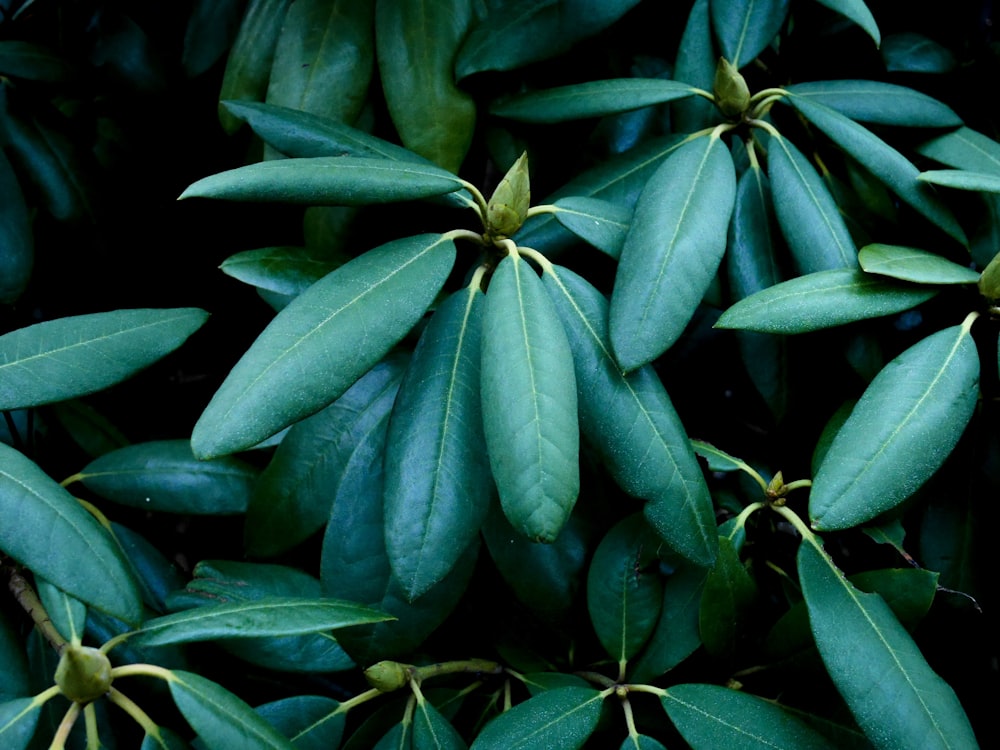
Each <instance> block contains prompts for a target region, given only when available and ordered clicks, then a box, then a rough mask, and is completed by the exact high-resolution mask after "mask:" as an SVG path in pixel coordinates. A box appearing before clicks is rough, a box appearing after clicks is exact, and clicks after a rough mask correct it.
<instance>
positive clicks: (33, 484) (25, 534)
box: [0, 443, 142, 623]
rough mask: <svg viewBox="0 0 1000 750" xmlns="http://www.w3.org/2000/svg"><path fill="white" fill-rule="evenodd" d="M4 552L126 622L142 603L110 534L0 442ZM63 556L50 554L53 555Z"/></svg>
mask: <svg viewBox="0 0 1000 750" xmlns="http://www.w3.org/2000/svg"><path fill="white" fill-rule="evenodd" d="M0 518H3V519H4V522H3V523H2V524H0V549H2V550H3V551H4V552H6V553H7V554H8V555H10V556H11V557H13V558H14V559H15V560H17V561H18V562H19V563H21V564H22V565H24V566H25V567H27V568H29V569H30V570H32V571H34V572H35V573H37V574H38V575H40V576H42V577H43V578H45V579H47V580H48V581H50V582H51V583H52V584H53V585H55V586H58V587H59V588H60V589H62V590H63V591H65V592H66V593H68V594H70V595H71V596H74V597H76V598H77V599H80V600H81V601H83V602H85V603H87V604H89V605H91V606H93V607H95V608H96V609H99V610H102V611H104V612H108V613H110V614H112V615H114V616H115V617H117V618H119V619H121V620H125V621H126V622H130V623H136V622H138V621H139V620H140V619H141V612H142V604H141V601H140V598H139V592H138V589H137V588H136V583H135V580H134V579H133V578H132V575H131V572H130V570H129V568H128V563H127V561H126V560H125V558H124V556H123V555H122V554H121V552H120V551H119V550H118V548H117V547H116V546H115V544H114V542H113V541H112V540H111V538H110V536H109V535H108V533H107V531H106V530H105V529H104V527H103V526H101V524H99V523H98V522H97V520H96V519H95V518H94V517H93V516H92V515H90V513H88V512H87V511H86V510H84V508H83V506H82V505H80V503H79V502H78V501H77V500H76V498H74V497H73V496H72V495H70V494H69V492H67V491H66V490H65V489H63V488H62V487H60V486H59V485H58V484H57V483H56V482H55V481H54V480H52V479H50V478H49V477H48V476H47V475H46V474H45V473H43V472H42V470H41V469H39V468H38V466H37V465H35V464H34V463H33V462H31V461H29V460H28V459H27V458H25V457H24V456H23V455H21V454H20V453H18V452H17V451H15V450H14V449H13V448H9V447H8V446H6V445H4V444H3V443H0ZM56 549H57V550H59V554H58V555H55V554H52V551H53V550H56Z"/></svg>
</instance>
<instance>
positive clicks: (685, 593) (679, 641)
mask: <svg viewBox="0 0 1000 750" xmlns="http://www.w3.org/2000/svg"><path fill="white" fill-rule="evenodd" d="M704 584H705V569H704V568H698V567H695V566H693V565H691V566H683V567H681V568H680V569H678V570H677V571H675V572H674V573H673V574H671V575H670V576H669V577H668V578H667V580H666V581H665V582H664V584H663V604H662V605H661V608H660V619H659V620H658V621H657V623H656V628H655V629H654V630H653V633H652V635H651V636H650V638H649V642H648V643H647V644H646V648H645V649H643V651H642V653H640V654H639V656H638V657H637V658H636V659H635V661H634V662H633V666H632V668H631V669H630V673H631V674H630V675H629V679H630V680H631V681H632V682H649V681H651V680H655V679H656V678H658V677H660V676H661V675H663V674H664V673H666V672H668V671H669V670H671V669H673V668H674V667H676V666H677V665H678V664H680V663H681V662H682V661H684V660H685V659H686V658H688V657H689V656H690V655H691V654H693V653H694V652H695V650H696V649H697V648H698V647H699V646H700V645H702V641H701V634H700V631H699V628H698V611H699V609H700V606H701V594H702V588H703V587H704Z"/></svg>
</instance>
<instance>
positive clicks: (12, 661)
mask: <svg viewBox="0 0 1000 750" xmlns="http://www.w3.org/2000/svg"><path fill="white" fill-rule="evenodd" d="M0 674H3V676H4V680H3V683H2V684H0V703H4V702H6V701H8V700H10V699H12V698H20V697H23V696H25V695H29V694H30V693H31V682H30V674H29V672H28V660H27V658H26V657H25V654H24V641H23V640H22V638H21V633H19V632H18V631H17V630H15V629H14V626H13V625H12V623H11V622H10V620H9V619H8V616H7V615H6V613H5V614H2V615H0ZM0 736H2V735H0Z"/></svg>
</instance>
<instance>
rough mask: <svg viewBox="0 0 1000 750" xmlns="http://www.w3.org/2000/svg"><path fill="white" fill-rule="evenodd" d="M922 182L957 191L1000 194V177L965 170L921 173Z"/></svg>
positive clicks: (938, 170) (934, 170) (937, 170)
mask: <svg viewBox="0 0 1000 750" xmlns="http://www.w3.org/2000/svg"><path fill="white" fill-rule="evenodd" d="M917 179H919V180H920V181H921V182H926V183H930V184H931V185H940V186H941V187H949V188H954V189H956V190H974V191H978V192H981V193H1000V175H995V174H992V173H989V172H969V171H966V170H964V169H931V170H929V171H927V172H921V173H920V175H919V177H918V178H917Z"/></svg>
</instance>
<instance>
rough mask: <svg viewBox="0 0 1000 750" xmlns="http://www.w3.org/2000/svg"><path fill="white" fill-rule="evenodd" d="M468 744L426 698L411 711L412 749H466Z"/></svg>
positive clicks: (418, 702)
mask: <svg viewBox="0 0 1000 750" xmlns="http://www.w3.org/2000/svg"><path fill="white" fill-rule="evenodd" d="M467 747H468V745H466V744H465V740H463V739H462V736H461V735H460V734H459V733H458V731H457V730H456V729H455V727H453V726H452V725H451V724H450V723H449V722H448V720H447V719H446V718H444V716H442V715H441V712H440V711H438V710H437V709H436V708H435V707H434V706H433V705H431V703H430V702H429V701H427V700H423V701H420V700H418V701H417V707H416V710H415V711H414V712H413V750H466V748H467Z"/></svg>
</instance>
